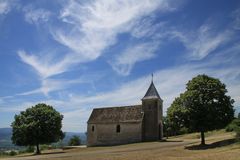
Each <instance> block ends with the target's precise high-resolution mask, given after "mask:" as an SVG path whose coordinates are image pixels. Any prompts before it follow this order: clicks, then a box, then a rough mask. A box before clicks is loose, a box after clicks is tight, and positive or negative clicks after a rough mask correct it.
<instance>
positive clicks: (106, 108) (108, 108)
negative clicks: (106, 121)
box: [93, 104, 142, 109]
mask: <svg viewBox="0 0 240 160" xmlns="http://www.w3.org/2000/svg"><path fill="white" fill-rule="evenodd" d="M136 106H142V105H141V104H136V105H126V106H112V107H110V106H109V107H100V108H93V109H110V108H124V107H136Z"/></svg>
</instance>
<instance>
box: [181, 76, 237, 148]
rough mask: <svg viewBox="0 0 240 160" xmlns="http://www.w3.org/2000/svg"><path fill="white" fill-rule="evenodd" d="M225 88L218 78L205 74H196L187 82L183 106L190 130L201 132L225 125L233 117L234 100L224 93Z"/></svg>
mask: <svg viewBox="0 0 240 160" xmlns="http://www.w3.org/2000/svg"><path fill="white" fill-rule="evenodd" d="M226 93H227V89H226V87H225V85H224V84H223V83H221V81H220V80H218V79H216V78H212V77H209V76H207V75H198V76H197V77H194V78H193V79H192V80H191V81H189V82H188V83H187V91H186V92H185V93H184V106H185V107H186V109H187V113H188V116H189V127H190V130H193V131H197V132H200V133H201V144H202V145H205V137H204V132H206V131H210V130H214V129H220V128H223V127H225V126H226V125H227V124H228V123H229V122H231V121H232V120H233V118H234V109H233V103H234V100H233V99H231V97H230V96H227V95H226Z"/></svg>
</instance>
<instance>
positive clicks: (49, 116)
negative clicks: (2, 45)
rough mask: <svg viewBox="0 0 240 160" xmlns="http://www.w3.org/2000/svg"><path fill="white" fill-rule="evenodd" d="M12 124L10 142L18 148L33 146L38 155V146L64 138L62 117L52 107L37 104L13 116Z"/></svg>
mask: <svg viewBox="0 0 240 160" xmlns="http://www.w3.org/2000/svg"><path fill="white" fill-rule="evenodd" d="M14 119H15V120H14V122H12V125H11V126H12V131H13V133H12V142H13V143H14V144H16V145H19V146H27V145H35V146H36V148H37V149H36V153H37V154H40V150H39V145H40V144H49V143H52V142H57V141H59V140H60V139H63V138H64V133H63V132H62V130H61V128H62V119H63V115H61V114H60V113H59V112H57V111H56V110H55V109H54V108H53V107H52V106H49V105H46V104H42V103H40V104H37V105H35V106H33V107H31V108H28V109H26V111H22V112H21V113H20V114H19V115H15V117H14Z"/></svg>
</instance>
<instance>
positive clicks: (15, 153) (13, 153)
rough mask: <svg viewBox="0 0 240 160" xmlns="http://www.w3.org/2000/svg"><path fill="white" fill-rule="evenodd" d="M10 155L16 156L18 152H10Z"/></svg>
mask: <svg viewBox="0 0 240 160" xmlns="http://www.w3.org/2000/svg"><path fill="white" fill-rule="evenodd" d="M9 155H10V156H15V155H17V152H16V151H10V152H9Z"/></svg>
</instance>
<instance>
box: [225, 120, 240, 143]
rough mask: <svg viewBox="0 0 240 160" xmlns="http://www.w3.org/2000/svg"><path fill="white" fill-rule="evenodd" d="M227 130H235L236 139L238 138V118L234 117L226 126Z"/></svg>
mask: <svg viewBox="0 0 240 160" xmlns="http://www.w3.org/2000/svg"><path fill="white" fill-rule="evenodd" d="M226 131H227V132H232V131H234V132H236V139H237V140H240V118H237V119H234V120H233V121H232V122H231V123H230V124H229V125H228V126H227V127H226Z"/></svg>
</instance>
